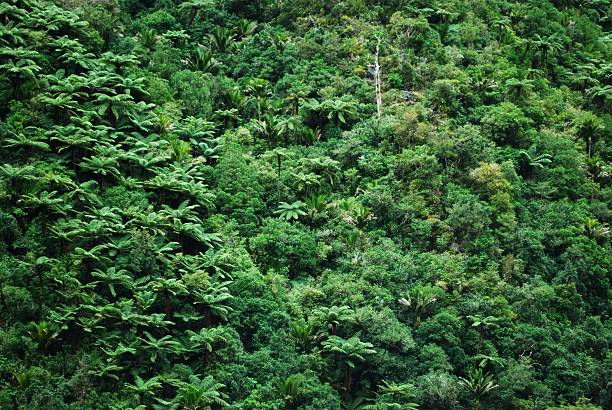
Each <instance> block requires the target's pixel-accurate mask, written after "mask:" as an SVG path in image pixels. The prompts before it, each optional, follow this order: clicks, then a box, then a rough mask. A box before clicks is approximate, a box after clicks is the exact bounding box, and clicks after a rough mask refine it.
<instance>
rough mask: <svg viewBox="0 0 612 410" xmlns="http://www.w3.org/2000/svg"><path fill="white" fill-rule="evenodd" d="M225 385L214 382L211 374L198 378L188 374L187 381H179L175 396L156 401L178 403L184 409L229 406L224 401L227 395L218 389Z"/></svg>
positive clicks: (206, 409) (192, 409)
mask: <svg viewBox="0 0 612 410" xmlns="http://www.w3.org/2000/svg"><path fill="white" fill-rule="evenodd" d="M223 387H225V385H223V384H221V383H217V382H215V379H214V378H213V377H212V376H206V377H205V378H203V379H200V378H199V377H198V376H195V375H191V376H189V383H181V385H180V387H179V389H178V391H177V394H176V397H175V398H174V399H173V400H172V401H171V402H165V401H163V400H159V399H158V401H159V402H160V403H162V404H163V405H166V406H168V405H178V406H180V408H182V409H185V410H210V409H211V408H212V407H211V406H212V405H217V406H222V407H224V406H229V404H228V403H227V402H226V401H225V399H227V398H228V396H227V395H226V394H225V393H223V392H221V391H220V389H222V388H223Z"/></svg>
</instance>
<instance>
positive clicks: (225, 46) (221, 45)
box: [209, 27, 234, 53]
mask: <svg viewBox="0 0 612 410" xmlns="http://www.w3.org/2000/svg"><path fill="white" fill-rule="evenodd" d="M209 41H210V44H211V45H212V46H213V48H214V49H215V50H216V51H218V52H220V53H224V52H226V51H228V50H229V49H230V48H231V47H232V45H233V44H234V35H233V34H232V32H231V30H230V29H228V28H225V27H215V28H214V29H212V31H211V34H210V36H209Z"/></svg>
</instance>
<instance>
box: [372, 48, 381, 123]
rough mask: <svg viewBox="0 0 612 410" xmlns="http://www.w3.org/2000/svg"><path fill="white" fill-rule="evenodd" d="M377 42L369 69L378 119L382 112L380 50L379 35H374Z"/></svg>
mask: <svg viewBox="0 0 612 410" xmlns="http://www.w3.org/2000/svg"><path fill="white" fill-rule="evenodd" d="M376 40H378V42H377V43H376V54H375V55H374V64H372V65H371V66H370V71H371V73H372V75H373V76H374V87H375V88H376V115H377V117H378V119H380V114H381V113H382V91H381V86H380V72H381V69H380V62H379V61H378V56H379V52H380V43H381V39H380V37H378V36H377V37H376Z"/></svg>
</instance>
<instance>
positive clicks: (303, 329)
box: [289, 319, 313, 350]
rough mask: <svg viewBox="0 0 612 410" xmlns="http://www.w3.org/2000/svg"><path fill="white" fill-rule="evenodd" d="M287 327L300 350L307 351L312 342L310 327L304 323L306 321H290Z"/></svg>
mask: <svg viewBox="0 0 612 410" xmlns="http://www.w3.org/2000/svg"><path fill="white" fill-rule="evenodd" d="M289 326H290V327H291V336H292V337H293V338H294V339H295V340H296V342H297V343H298V344H299V345H300V347H301V348H302V350H307V349H308V347H309V345H310V343H311V342H312V340H313V336H312V326H311V325H310V324H308V323H306V321H304V320H303V319H302V320H299V321H291V322H290V323H289Z"/></svg>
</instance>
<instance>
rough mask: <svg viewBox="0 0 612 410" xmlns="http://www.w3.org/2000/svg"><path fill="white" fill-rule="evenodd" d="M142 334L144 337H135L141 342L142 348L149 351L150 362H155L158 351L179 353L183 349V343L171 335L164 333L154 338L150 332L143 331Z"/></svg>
mask: <svg viewBox="0 0 612 410" xmlns="http://www.w3.org/2000/svg"><path fill="white" fill-rule="evenodd" d="M144 335H145V336H146V337H147V338H146V339H144V338H142V337H140V336H139V337H137V339H138V340H140V341H141V342H142V343H143V347H144V350H147V351H149V352H150V353H149V354H150V357H149V360H151V363H155V361H156V360H157V356H158V355H159V354H160V353H165V354H180V353H182V352H183V351H184V347H183V344H182V343H181V342H179V341H177V340H174V339H173V338H172V336H170V335H166V336H163V337H161V338H159V339H156V338H155V337H153V335H151V333H149V332H147V331H145V332H144Z"/></svg>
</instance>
